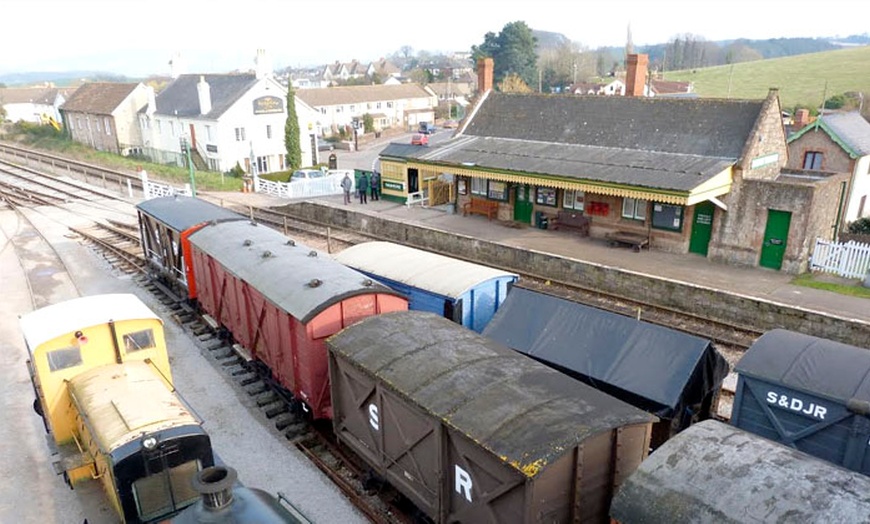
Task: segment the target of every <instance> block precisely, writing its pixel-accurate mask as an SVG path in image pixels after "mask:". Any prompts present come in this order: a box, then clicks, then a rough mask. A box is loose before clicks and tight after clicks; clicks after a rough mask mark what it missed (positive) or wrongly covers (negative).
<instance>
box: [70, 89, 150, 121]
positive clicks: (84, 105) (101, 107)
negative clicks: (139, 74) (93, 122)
mask: <svg viewBox="0 0 870 524" xmlns="http://www.w3.org/2000/svg"><path fill="white" fill-rule="evenodd" d="M138 85H139V84H138V83H112V82H90V83H87V84H82V85H81V87H79V88H78V89H76V90H75V92H73V94H71V95H70V96H69V98H68V99H67V101H66V102H65V103H64V104H63V105H62V106H61V107H60V108H61V109H63V110H64V111H75V112H78V113H90V114H94V115H110V114H112V111H114V110H115V109H117V108H118V106H119V105H121V102H123V101H124V100H125V99H126V98H127V97H128V96H130V93H132V92H133V91H134V90H135V89H136V87H137V86H138Z"/></svg>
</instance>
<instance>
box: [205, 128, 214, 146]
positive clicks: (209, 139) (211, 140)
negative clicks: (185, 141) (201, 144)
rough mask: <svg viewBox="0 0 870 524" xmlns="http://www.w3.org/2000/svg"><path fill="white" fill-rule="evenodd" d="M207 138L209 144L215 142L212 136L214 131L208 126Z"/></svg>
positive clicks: (206, 129) (206, 130)
mask: <svg viewBox="0 0 870 524" xmlns="http://www.w3.org/2000/svg"><path fill="white" fill-rule="evenodd" d="M205 136H206V137H207V138H208V141H209V142H213V141H214V136H213V134H212V129H211V126H210V125H206V126H205Z"/></svg>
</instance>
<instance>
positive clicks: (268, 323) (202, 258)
mask: <svg viewBox="0 0 870 524" xmlns="http://www.w3.org/2000/svg"><path fill="white" fill-rule="evenodd" d="M190 242H191V254H192V259H193V270H194V273H195V275H196V279H197V281H198V283H199V302H200V305H201V307H202V309H203V310H204V311H205V312H206V313H207V314H209V315H210V316H212V317H213V318H214V319H216V320H217V321H218V322H219V323H220V325H221V326H223V327H225V328H226V329H227V330H228V331H229V332H230V333H232V336H233V338H234V339H235V341H236V342H237V343H239V344H241V345H242V346H243V347H244V348H246V349H247V350H248V351H249V352H250V354H251V356H252V357H253V358H254V359H257V360H259V361H261V362H263V363H264V364H266V365H267V366H268V367H269V369H270V370H271V372H272V374H273V376H274V377H275V378H276V379H277V380H278V382H279V383H280V384H281V385H282V386H284V387H285V388H287V389H288V390H289V391H291V392H292V393H293V394H294V396H295V397H296V398H297V399H299V400H300V401H302V402H303V403H304V405H305V406H306V407H307V408H310V409H311V415H312V417H313V418H330V417H331V416H332V407H331V403H330V399H329V384H328V379H329V376H328V375H329V374H328V370H327V363H326V342H325V341H326V337H328V336H330V335H332V334H334V333H336V332H338V331H340V330H341V329H343V328H345V327H346V326H349V325H351V324H353V323H354V322H357V321H359V320H361V319H363V318H365V317H368V316H371V315H378V314H380V313H384V312H389V311H397V310H405V309H407V308H408V301H407V299H405V298H404V297H402V296H400V295H399V294H398V293H396V292H395V291H393V290H391V289H389V288H387V287H385V286H383V285H381V284H378V283H376V282H373V281H372V280H371V279H370V278H368V277H366V276H365V275H363V274H362V273H359V272H357V271H355V270H353V269H350V268H348V267H346V266H343V265H341V264H339V263H338V262H336V261H334V260H332V259H331V258H329V257H328V256H325V255H319V254H318V253H317V252H316V251H314V250H312V249H310V248H308V247H305V246H303V245H301V244H297V243H295V242H293V241H292V240H290V239H288V238H287V237H286V236H284V235H282V234H281V233H279V232H277V231H275V230H273V229H270V228H268V227H265V226H257V225H256V224H253V223H250V222H224V223H219V224H209V225H207V226H206V227H204V228H202V229H200V230H199V231H197V232H196V233H194V234H193V235H191V236H190Z"/></svg>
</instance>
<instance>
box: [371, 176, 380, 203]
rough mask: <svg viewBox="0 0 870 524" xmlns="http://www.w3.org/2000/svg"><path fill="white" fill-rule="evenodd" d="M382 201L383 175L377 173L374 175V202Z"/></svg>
mask: <svg viewBox="0 0 870 524" xmlns="http://www.w3.org/2000/svg"><path fill="white" fill-rule="evenodd" d="M380 199H381V174H380V173H378V172H377V171H375V172H374V173H372V200H380Z"/></svg>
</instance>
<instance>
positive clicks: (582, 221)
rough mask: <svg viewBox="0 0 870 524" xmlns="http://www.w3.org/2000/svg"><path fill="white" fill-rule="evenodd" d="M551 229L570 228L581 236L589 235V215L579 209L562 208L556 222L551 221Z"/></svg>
mask: <svg viewBox="0 0 870 524" xmlns="http://www.w3.org/2000/svg"><path fill="white" fill-rule="evenodd" d="M550 228H551V229H556V230H558V229H568V230H571V231H576V232H577V233H579V234H580V236H581V237H588V236H589V217H586V216H584V215H583V213H580V212H579V211H572V210H570V209H560V210H559V212H558V213H557V214H556V219H555V221H554V222H550Z"/></svg>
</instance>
